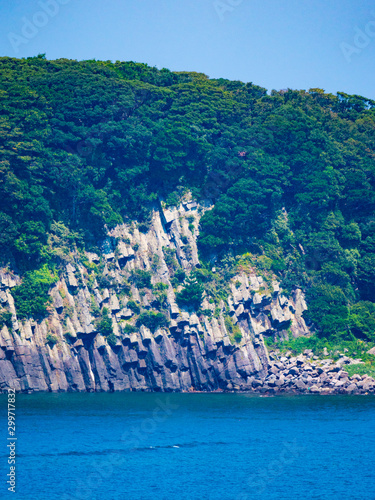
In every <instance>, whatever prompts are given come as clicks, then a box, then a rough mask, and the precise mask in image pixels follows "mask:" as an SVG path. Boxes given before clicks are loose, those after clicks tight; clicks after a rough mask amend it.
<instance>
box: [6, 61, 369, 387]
mask: <svg viewBox="0 0 375 500" xmlns="http://www.w3.org/2000/svg"><path fill="white" fill-rule="evenodd" d="M0 97H1V105H0V148H1V159H0V161H1V170H0V175H1V182H0V190H1V195H0V205H1V206H0V255H1V266H2V268H3V272H2V285H1V290H0V299H1V300H0V302H1V304H2V306H1V309H0V327H1V328H2V337H1V343H2V348H3V349H2V351H1V352H2V353H3V354H2V356H3V358H2V359H3V361H4V363H3V365H2V366H3V368H2V369H1V370H2V387H5V386H6V382H7V380H9V378H13V379H14V380H16V379H17V380H18V381H19V388H20V389H22V390H29V389H30V390H75V389H77V388H78V389H79V390H110V389H111V388H113V387H118V388H129V387H133V388H134V389H143V390H145V389H146V390H188V389H189V388H190V387H192V388H193V389H199V390H215V389H218V388H220V389H228V387H229V388H231V387H234V386H236V387H237V388H238V389H243V390H245V389H246V390H248V389H249V388H251V387H252V388H256V387H257V383H258V382H254V380H258V381H259V380H263V382H264V380H265V379H266V378H267V377H270V376H271V373H270V372H269V370H270V369H271V367H272V366H273V365H272V362H270V359H269V358H268V350H269V349H273V350H275V349H276V351H274V352H275V353H276V354H273V355H274V356H275V360H276V361H275V362H279V363H280V359H281V358H282V357H283V355H282V351H283V350H285V349H286V346H288V349H290V353H293V352H295V353H296V354H298V352H302V351H304V350H306V349H307V351H306V352H305V354H306V356H307V357H308V356H309V352H308V350H309V349H313V351H314V353H315V354H316V353H320V355H322V353H323V349H326V350H327V349H328V351H327V356H326V358H327V359H329V360H330V361H329V362H327V363H328V365H329V363H334V361H335V360H336V359H338V358H340V359H341V360H343V359H344V357H345V356H340V354H345V352H344V350H345V349H346V353H347V354H349V355H350V356H351V358H350V359H354V358H355V357H361V358H362V359H363V360H364V361H365V362H366V363H367V364H366V365H365V366H362V373H361V376H362V374H363V373H368V374H369V373H373V370H374V360H375V357H374V356H373V355H371V354H367V351H368V350H370V349H371V348H372V347H373V346H374V342H375V305H374V301H375V218H374V209H375V189H374V188H375V159H374V158H375V156H374V144H375V107H374V106H375V102H374V101H371V100H369V99H366V98H364V97H361V96H357V95H347V94H345V93H342V92H338V93H337V95H332V94H326V93H325V92H324V91H323V90H321V89H310V90H308V91H304V90H291V89H287V90H283V91H272V92H270V93H269V94H268V93H267V91H266V89H263V88H261V87H259V86H257V85H254V84H252V83H246V84H245V83H242V82H238V81H228V80H224V79H210V78H209V77H207V76H206V75H204V74H201V73H188V72H182V73H174V72H171V71H169V70H166V69H163V70H160V71H159V70H157V69H155V68H151V67H149V66H147V65H144V64H138V63H133V62H116V63H112V62H110V61H106V62H103V61H95V60H93V61H82V62H78V61H72V60H66V59H60V60H56V61H48V60H46V59H45V57H44V56H43V55H40V56H38V57H34V58H28V59H12V58H0ZM124 311H125V312H124ZM192 337H194V340H193V339H192ZM157 338H158V339H159V341H160V342H161V344H160V345H163V346H167V344H168V343H169V344H171V347H170V349H172V350H173V354H172V353H171V352H169V351H168V349H169V347H168V348H167V347H165V349H167V350H166V351H165V353H164V354H163V355H162V356H161V358H160V359H159V360H157V359H158V358H157V352H159V351H160V349H161V347H160V345H159V344H158V345H159V350H158V351H155V349H156V348H155V349H154V347H155V346H154V342H156V343H157V341H156V339H157ZM166 339H167V340H166ZM187 339H189V340H187ZM301 339H302V340H301ZM288 342H289V343H288ZM169 344H168V345H169ZM266 344H268V349H267V345H266ZM132 346H133V348H132ZM142 346H143V347H142ZM145 346H147V349H146V351H147V352H146V351H145V350H144V349H145ZM152 346H154V347H152ZM283 346H284V347H283ZM25 349H26V350H25ZM126 349H127V351H126ZM220 349H221V351H220ZM124 350H125V351H126V352H127V354H126V355H125V354H124ZM161 350H162V349H161ZM18 351H20V352H18ZM25 352H26V354H25ZM142 352H143V354H142ZM163 352H164V351H163ZM183 352H184V353H185V354H183ZM79 353H81V354H79ZM99 353H100V356H99ZM119 353H120V354H119ZM134 353H137V355H136V356H135V354H134ZM178 353H180V354H178ZM290 355H291V354H290ZM290 355H289V356H290ZM312 355H313V354H312V352H311V356H312ZM22 356H26V358H27V356H29V357H30V358H29V361H25V360H24V359H23V358H22ZM121 356H125V358H126V356H130V357H129V359H128V358H126V359H125V358H124V359H123V358H122V357H121ZM163 356H164V357H163ZM271 357H272V356H271ZM99 358H100V359H99ZM102 358H103V359H104V361H103V359H102ZM133 358H134V359H133ZM201 359H203V360H204V361H199V360H201ZM350 359H349V357H348V358H347V359H346V360H344V361H342V363H347V364H348V365H350V363H352V361H350ZM30 360H32V361H30ZM38 360H39V361H38ZM114 360H115V361H114ZM116 360H117V361H116ZM119 360H120V361H119ZM155 360H156V361H155ZM184 360H185V361H184ZM197 360H198V361H197ZM244 360H245V361H244ZM271 361H272V360H271ZM310 361H311V362H312V360H310ZM103 363H104V364H105V365H106V369H105V370H104V368H103V367H102V365H103ZM113 363H114V364H113ZM220 363H222V364H223V366H221V365H220ZM241 363H242V365H241ZM282 363H284V364H285V363H286V361H285V362H282ZM342 363H341V364H342ZM0 365H1V363H0ZM5 365H6V368H4V367H5ZM26 365H30V366H31V367H32V368H30V367H29V368H30V370H31V371H30V372H27V370H26V371H25V366H26ZM271 365H272V366H271ZM300 365H301V366H302V361H301V363H300ZM328 365H327V366H328ZM162 366H163V367H164V368H163V369H162V368H161V367H162ZM231 366H232V368H230V367H231ZM329 366H331V365H329ZM98 367H102V368H98ZM284 368H285V366H284ZM284 368H283V369H282V368H281V366H280V367H279V368H277V369H276V368H275V370H276V371H277V370H279V371H280V370H284ZM292 368H293V366H292ZM164 369H165V370H166V372H165V373H167V372H168V374H164V375H163V377H164V378H163V377H162V379H163V380H162V381H160V380H159V382H155V380H156V379H157V377H156V375H155V373H159V374H160V370H161V371H163V370H164ZM288 369H289V368H288ZM330 369H331V368H329V370H330ZM12 370H13V371H12ZM118 370H120V371H118ZM129 370H134V373H133V371H132V372H131V373H133V375H132V376H133V377H134V380H133V382H131V381H130V382H129V376H130V375H129V373H130V371H129ZM314 370H317V372H319V369H318V368H317V367H316V366H315V367H314V368H313V371H314ZM327 370H328V368H327ZM327 370H326V371H327ZM329 370H328V372H329ZM307 371H309V369H308V370H307ZM69 372H71V375H68V373H69ZM78 372H80V373H81V375H77V377H78V378H77V380H78V379H79V380H80V381H79V382H78V381H77V380H73V379H74V375H72V374H74V373H76V374H78ZM120 372H121V374H122V375H121V377H120V375H119V373H120ZM336 372H337V370H336ZM336 372H335V371H331V373H336ZM113 373H116V375H113ZM163 373H164V372H163ZM185 373H188V374H189V377H190V378H188V376H187V375H186V377H187V378H185V379H184V377H185V375H184V374H185ZM272 373H273V372H272ZM283 373H284V372H283ZM352 373H355V372H354V371H353V372H351V371H350V370H349V375H350V374H352ZM51 374H53V375H51ZM142 374H143V375H142ZM175 374H177V375H175ZM57 375H58V377H57V379H56V376H57ZM273 375H275V373H273ZM286 375H288V373H286ZM294 376H295V377H297V378H298V379H299V378H300V374H299V372H298V373H296V374H294ZM301 376H302V375H301ZM30 377H31V378H30ZM64 377H65V381H64V380H63V379H64ZM69 377H71V378H70V379H69ZM72 377H73V378H72ZM79 377H81V378H82V380H81V379H80V378H79ZM85 377H86V378H85ZM119 377H120V378H119ZM126 377H128V382H121V383H120V382H118V380H120V379H121V380H123V379H124V378H126ZM142 377H144V379H142ZM153 377H154V378H153ZM155 377H156V378H155ZM176 377H177V378H176ZM251 377H255V378H254V380H253V379H251ZM345 377H346V379H347V384H346V387H349V386H350V385H351V384H352V383H354V382H353V381H352V380H349V379H348V378H347V376H346V375H345V374H344V376H343V378H344V379H345ZM111 378H113V380H112V381H111V383H109V382H108V381H109V380H111ZM312 378H314V377H312ZM315 378H319V374H318V373H317V374H316V377H315ZM177 379H178V382H177ZM236 379H238V380H236ZM248 379H251V380H250V381H249V380H248ZM31 380H33V381H32V382H31ZM104 380H105V381H106V382H104ZM135 380H137V381H138V382H135ZM278 380H280V377H279V378H278ZM290 380H291V379H290ZM330 380H331V379H330V377H328V378H327V381H326V382H324V381H320V382H318V381H317V380H314V384H315V382H316V383H317V384H318V385H319V383H321V386H322V387H324V384H325V383H326V385H327V388H328V389H329V388H331V389H332V387H333V386H332V384H331V385H330V382H329V381H330ZM25 381H27V382H25ZM116 381H117V382H116ZM253 382H254V383H253ZM263 382H262V383H263ZM302 382H303V381H302ZM303 383H305V382H303ZM4 384H5V385H4ZM116 384H119V385H116ZM132 384H133V385H132ZM228 384H229V386H228ZM344 385H345V384H344ZM276 386H277V387H280V388H281V389H280V390H285V391H287V390H299V389H298V388H296V386H295V385H293V384H291V385H290V384H289V381H288V382H285V383H284V382H283V383H282V384H280V386H278V385H276ZM267 387H268V389H269V388H270V387H275V384H274V385H272V384H271V385H269V386H267ZM301 387H302V386H301ZM340 387H341V386H340ZM78 389H77V390H78ZM328 389H327V390H328ZM331 389H329V390H331ZM357 389H358V390H360V389H361V386H359V387H358V388H357V386H356V388H352V391H355V390H357ZM370 389H371V384H370ZM301 390H302V391H303V390H305V388H301Z"/></svg>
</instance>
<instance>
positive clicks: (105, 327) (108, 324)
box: [96, 307, 113, 336]
mask: <svg viewBox="0 0 375 500" xmlns="http://www.w3.org/2000/svg"><path fill="white" fill-rule="evenodd" d="M96 328H97V329H98V331H99V332H100V333H101V334H102V335H105V336H108V335H111V334H112V333H113V327H112V318H110V317H109V316H108V309H107V308H106V307H104V308H103V316H102V317H101V319H100V320H99V321H98V322H97V323H96Z"/></svg>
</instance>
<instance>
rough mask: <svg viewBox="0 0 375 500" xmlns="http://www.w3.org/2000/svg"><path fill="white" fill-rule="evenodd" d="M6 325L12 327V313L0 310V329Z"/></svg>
mask: <svg viewBox="0 0 375 500" xmlns="http://www.w3.org/2000/svg"><path fill="white" fill-rule="evenodd" d="M4 326H7V327H8V328H11V327H12V313H10V312H9V311H1V313H0V330H1V329H2V328H3V327H4Z"/></svg>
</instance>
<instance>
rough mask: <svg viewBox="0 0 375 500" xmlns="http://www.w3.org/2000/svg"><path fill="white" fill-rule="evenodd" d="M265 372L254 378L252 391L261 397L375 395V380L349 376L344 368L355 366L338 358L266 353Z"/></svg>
mask: <svg viewBox="0 0 375 500" xmlns="http://www.w3.org/2000/svg"><path fill="white" fill-rule="evenodd" d="M269 358H270V361H269V364H268V373H267V376H266V377H265V378H262V379H259V378H254V380H253V381H252V387H253V391H251V392H255V393H261V394H264V393H266V394H322V395H330V394H375V379H374V378H373V377H370V376H368V375H362V376H361V375H358V374H354V375H353V376H352V377H349V375H348V372H347V371H345V366H348V365H351V364H356V365H358V366H360V361H359V360H353V359H351V358H349V357H347V356H342V357H341V358H340V359H338V360H337V361H336V362H334V361H333V360H332V359H329V358H325V359H319V358H318V357H317V356H313V353H312V351H310V350H306V351H304V354H300V355H299V356H291V357H286V356H284V355H282V354H277V353H274V352H273V353H272V352H271V353H270V354H269Z"/></svg>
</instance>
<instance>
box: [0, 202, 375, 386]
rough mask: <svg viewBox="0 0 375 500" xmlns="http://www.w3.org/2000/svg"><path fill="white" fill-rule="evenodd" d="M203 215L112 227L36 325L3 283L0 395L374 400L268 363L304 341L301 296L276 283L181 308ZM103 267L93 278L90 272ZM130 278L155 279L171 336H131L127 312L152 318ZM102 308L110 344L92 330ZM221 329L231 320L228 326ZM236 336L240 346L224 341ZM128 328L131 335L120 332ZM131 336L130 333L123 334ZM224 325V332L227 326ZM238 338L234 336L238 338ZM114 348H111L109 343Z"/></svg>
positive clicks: (171, 214) (254, 280)
mask: <svg viewBox="0 0 375 500" xmlns="http://www.w3.org/2000/svg"><path fill="white" fill-rule="evenodd" d="M204 209H205V208H203V209H202V207H199V206H198V205H197V204H196V203H194V202H187V203H185V204H182V205H181V206H180V207H179V208H175V209H168V210H167V209H162V208H161V205H160V207H159V209H155V211H154V212H153V219H152V224H151V226H150V228H149V230H148V231H147V232H146V233H143V232H140V231H139V230H138V229H137V227H134V225H133V226H126V225H123V226H119V227H117V228H116V229H115V230H114V231H112V232H111V233H110V234H109V236H108V238H107V240H106V241H105V242H104V244H103V248H102V252H101V254H100V255H98V254H95V253H89V252H88V253H87V254H86V259H85V260H84V263H82V261H80V260H79V259H75V260H74V259H72V262H69V263H68V264H67V265H66V271H65V273H64V275H63V276H62V277H61V279H60V280H59V282H58V283H57V284H56V285H55V286H54V287H53V289H52V290H51V291H50V294H51V299H52V301H51V306H50V308H49V315H48V317H47V318H45V319H44V320H43V321H39V322H38V321H35V320H31V319H28V320H23V321H21V320H19V319H18V318H17V311H16V309H15V307H14V301H13V298H12V295H11V293H10V290H11V288H12V287H14V286H16V285H18V284H19V283H20V280H19V278H18V277H17V276H14V275H13V274H11V273H10V272H8V271H6V270H4V271H3V272H1V273H0V301H1V305H2V306H3V307H4V308H5V309H6V310H7V311H9V312H10V313H11V314H12V320H11V323H12V324H11V327H10V325H9V328H8V326H3V328H2V330H1V332H0V390H1V391H5V390H7V388H9V387H14V388H16V390H17V391H23V392H33V391H131V390H133V391H215V390H234V391H254V392H271V393H277V392H308V391H310V392H313V393H315V392H316V393H322V392H323V393H324V391H326V392H349V393H358V392H369V391H370V392H371V391H374V388H375V382H374V380H373V379H371V378H370V377H359V378H358V377H357V378H356V379H355V380H354V379H349V378H348V376H347V374H346V372H345V370H344V369H343V368H342V366H339V364H337V366H336V365H335V367H333V368H332V366H331V365H330V364H327V365H326V366H323V367H321V366H318V365H317V364H316V363H314V362H309V361H308V360H307V358H306V359H305V358H303V359H301V360H298V359H293V358H292V359H287V358H286V359H276V358H275V355H273V358H274V359H270V357H269V355H268V352H267V348H266V346H265V343H264V335H271V336H275V335H276V336H279V337H280V338H282V337H283V335H284V336H285V335H286V332H287V330H288V332H289V333H292V334H293V335H294V336H299V335H306V334H309V330H308V328H307V326H306V324H305V322H304V320H303V317H302V313H303V311H304V310H305V309H306V304H305V301H304V298H303V294H302V292H301V291H300V290H296V291H295V292H294V293H293V295H292V296H290V297H286V296H284V295H283V293H282V290H280V287H279V284H278V283H277V282H274V283H272V286H271V287H269V286H265V283H264V280H263V278H262V277H260V276H256V275H255V274H254V273H252V272H249V273H245V272H241V273H239V274H238V275H237V276H235V277H234V278H233V279H232V281H231V283H230V295H229V298H228V300H227V302H224V301H223V300H222V301H221V302H220V304H219V305H218V304H213V303H212V301H210V300H209V296H206V297H205V298H204V302H203V304H202V309H203V310H205V311H206V314H205V315H199V316H198V315H197V314H196V312H193V311H189V310H184V309H181V308H179V306H178V305H177V302H176V290H177V289H178V288H176V284H175V283H174V286H175V288H173V286H172V283H171V278H172V276H173V273H174V266H176V265H177V266H180V267H181V268H182V269H184V270H185V271H186V272H187V273H189V272H190V271H191V270H192V269H194V268H195V267H196V266H199V260H198V251H197V245H196V239H197V234H198V229H199V218H200V215H201V212H202V210H204ZM94 266H98V267H100V266H101V269H102V271H101V273H100V276H95V275H94V274H93V273H92V272H91V271H92V268H93V267H94ZM135 269H142V270H148V271H151V272H152V283H153V284H156V283H164V284H165V285H166V287H165V288H166V289H165V297H164V308H165V310H166V311H167V315H168V319H169V327H168V328H159V329H157V330H156V331H154V332H151V331H150V330H149V329H148V328H146V327H145V326H140V327H139V328H138V327H135V326H134V325H135V318H136V316H137V313H136V312H135V311H134V303H137V302H138V305H139V307H141V308H143V310H146V311H147V310H150V309H152V308H154V307H155V304H156V303H157V300H158V296H157V294H156V293H155V290H152V289H147V288H137V287H136V286H135V284H134V283H133V284H132V285H131V294H129V290H125V291H124V289H123V285H124V283H126V280H127V279H128V278H129V276H130V274H131V272H132V271H133V270H135ZM104 306H105V307H106V310H107V311H108V314H109V316H110V318H111V320H112V327H113V334H114V336H115V342H113V341H112V343H109V342H108V338H107V336H106V335H105V334H103V332H102V331H99V330H100V329H98V315H99V314H100V310H103V307H104ZM226 318H227V320H226ZM228 318H230V324H232V325H236V327H238V329H239V332H240V333H241V335H242V338H241V339H240V340H239V339H238V338H237V339H234V338H233V335H232V333H231V332H230V331H228ZM127 325H128V326H127ZM130 325H131V326H132V328H129V326H130ZM226 325H227V326H226ZM237 331H238V330H237ZM112 340H113V339H112Z"/></svg>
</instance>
